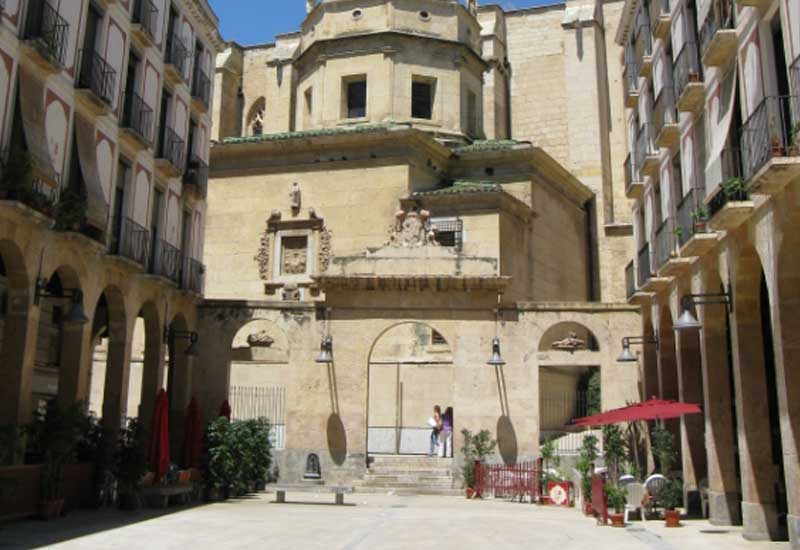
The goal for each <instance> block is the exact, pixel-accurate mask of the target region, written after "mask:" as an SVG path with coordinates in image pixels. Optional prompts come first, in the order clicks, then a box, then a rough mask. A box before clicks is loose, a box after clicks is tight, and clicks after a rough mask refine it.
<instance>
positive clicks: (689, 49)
mask: <svg viewBox="0 0 800 550" xmlns="http://www.w3.org/2000/svg"><path fill="white" fill-rule="evenodd" d="M672 77H673V78H672V82H673V85H674V86H675V94H676V97H681V95H682V94H683V92H684V90H685V89H686V86H688V85H689V83H692V82H701V81H702V80H703V70H702V66H701V64H700V55H699V53H698V51H697V44H696V43H694V42H686V43H685V44H684V45H683V48H682V49H681V51H680V53H679V54H678V57H677V58H676V59H675V65H674V66H673V68H672Z"/></svg>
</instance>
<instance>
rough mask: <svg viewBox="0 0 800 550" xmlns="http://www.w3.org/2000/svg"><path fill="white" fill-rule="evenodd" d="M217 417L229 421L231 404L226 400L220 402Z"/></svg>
mask: <svg viewBox="0 0 800 550" xmlns="http://www.w3.org/2000/svg"><path fill="white" fill-rule="evenodd" d="M219 415H220V416H224V417H225V418H227V419H228V420H230V419H231V404H230V403H229V402H228V400H227V399H226V400H225V401H223V402H222V406H221V407H220V408H219Z"/></svg>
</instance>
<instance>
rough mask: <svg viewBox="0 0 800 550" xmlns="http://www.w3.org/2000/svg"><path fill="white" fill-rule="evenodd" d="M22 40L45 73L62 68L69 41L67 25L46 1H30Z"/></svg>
mask: <svg viewBox="0 0 800 550" xmlns="http://www.w3.org/2000/svg"><path fill="white" fill-rule="evenodd" d="M23 36H24V38H25V40H26V41H27V43H28V45H29V47H30V50H31V51H32V53H34V55H33V58H34V59H35V60H36V62H37V64H38V65H39V66H40V67H41V68H42V69H44V70H45V71H46V72H58V71H60V70H62V69H63V68H64V63H65V61H66V56H67V42H68V41H69V23H67V21H66V19H64V18H63V17H61V15H59V13H58V11H56V9H55V8H53V7H52V6H51V5H50V4H49V3H47V1H46V0H30V2H29V3H28V17H27V20H26V21H25V33H24V35H23Z"/></svg>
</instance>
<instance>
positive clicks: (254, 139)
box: [222, 122, 410, 145]
mask: <svg viewBox="0 0 800 550" xmlns="http://www.w3.org/2000/svg"><path fill="white" fill-rule="evenodd" d="M409 127H410V126H408V125H403V124H397V123H394V122H387V123H383V124H358V125H353V126H343V127H341V128H320V129H317V130H302V131H299V132H281V133H277V134H262V135H260V136H244V137H230V138H225V139H224V140H222V144H224V145H229V144H238V143H264V142H269V141H282V140H287V139H303V138H313V137H322V136H340V135H348V134H366V133H369V132H377V131H380V130H390V129H405V128H409Z"/></svg>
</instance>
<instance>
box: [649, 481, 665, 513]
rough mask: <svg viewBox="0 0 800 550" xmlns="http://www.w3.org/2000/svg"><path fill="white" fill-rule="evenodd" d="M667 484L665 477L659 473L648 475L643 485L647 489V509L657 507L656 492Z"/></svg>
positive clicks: (651, 509) (650, 509)
mask: <svg viewBox="0 0 800 550" xmlns="http://www.w3.org/2000/svg"><path fill="white" fill-rule="evenodd" d="M666 484H667V478H666V477H664V476H662V475H661V474H653V475H651V476H650V477H648V478H647V479H646V480H645V482H644V486H645V489H646V490H647V495H648V499H647V511H648V512H652V511H653V510H655V509H656V508H657V507H658V493H659V492H660V491H661V488H662V487H664V485H666Z"/></svg>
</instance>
